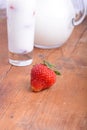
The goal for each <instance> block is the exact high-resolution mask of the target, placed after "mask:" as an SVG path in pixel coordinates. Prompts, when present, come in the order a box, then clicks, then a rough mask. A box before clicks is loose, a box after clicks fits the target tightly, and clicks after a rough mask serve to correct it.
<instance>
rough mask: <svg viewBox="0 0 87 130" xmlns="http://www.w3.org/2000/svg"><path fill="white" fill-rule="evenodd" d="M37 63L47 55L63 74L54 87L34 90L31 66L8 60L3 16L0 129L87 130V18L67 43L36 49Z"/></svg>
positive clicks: (1, 32)
mask: <svg viewBox="0 0 87 130" xmlns="http://www.w3.org/2000/svg"><path fill="white" fill-rule="evenodd" d="M33 59H34V60H33V63H32V65H33V64H36V63H40V62H42V60H43V59H46V60H48V61H49V62H51V63H53V64H55V65H56V67H57V68H58V69H59V71H60V72H61V73H62V75H61V76H58V77H57V82H56V83H55V84H54V86H53V87H51V88H50V89H47V90H45V91H42V92H39V93H34V92H32V91H31V89H30V71H31V67H32V65H30V66H26V67H15V66H12V65H10V64H9V63H8V49H7V30H6V20H0V130H87V19H85V21H84V22H83V23H82V24H81V25H79V26H78V27H75V29H74V31H73V33H72V35H71V37H70V38H69V40H68V41H67V43H66V44H64V46H62V47H61V48H57V49H51V50H43V49H38V48H35V49H34V55H33Z"/></svg>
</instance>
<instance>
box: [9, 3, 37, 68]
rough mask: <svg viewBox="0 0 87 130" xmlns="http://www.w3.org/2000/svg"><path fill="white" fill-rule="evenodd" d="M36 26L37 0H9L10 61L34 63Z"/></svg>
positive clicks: (19, 64) (24, 64) (25, 63)
mask: <svg viewBox="0 0 87 130" xmlns="http://www.w3.org/2000/svg"><path fill="white" fill-rule="evenodd" d="M34 28H35V0H7V30H8V50H9V63H11V64H12V65H15V66H26V65H29V64H31V63H32V59H33V58H32V52H33V48H34Z"/></svg>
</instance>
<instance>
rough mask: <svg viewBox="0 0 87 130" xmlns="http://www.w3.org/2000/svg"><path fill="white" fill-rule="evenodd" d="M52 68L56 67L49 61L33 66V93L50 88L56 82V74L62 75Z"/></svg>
mask: <svg viewBox="0 0 87 130" xmlns="http://www.w3.org/2000/svg"><path fill="white" fill-rule="evenodd" d="M52 68H55V67H54V66H53V65H51V64H49V63H48V62H47V61H44V63H43V64H41V63H40V64H36V65H35V66H33V68H32V69H31V88H32V90H33V91H35V92H38V91H41V90H44V89H47V88H50V87H51V86H52V85H53V84H54V83H55V82H56V74H57V75H60V73H59V72H58V71H55V70H52Z"/></svg>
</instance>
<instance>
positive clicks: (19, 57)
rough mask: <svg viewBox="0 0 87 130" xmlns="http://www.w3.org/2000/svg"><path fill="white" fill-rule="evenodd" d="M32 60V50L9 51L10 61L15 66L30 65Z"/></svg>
mask: <svg viewBox="0 0 87 130" xmlns="http://www.w3.org/2000/svg"><path fill="white" fill-rule="evenodd" d="M32 61H33V59H32V52H29V53H22V54H20V53H19V54H18V53H13V52H9V63H10V64H12V65H14V66H27V65H30V64H31V63H32Z"/></svg>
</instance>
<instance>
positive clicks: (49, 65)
mask: <svg viewBox="0 0 87 130" xmlns="http://www.w3.org/2000/svg"><path fill="white" fill-rule="evenodd" d="M43 62H44V65H46V66H47V67H48V68H50V69H52V70H53V71H54V72H55V74H56V75H61V73H60V72H59V71H58V70H55V69H56V67H55V66H54V65H52V64H50V63H49V62H48V61H45V60H44V61H43Z"/></svg>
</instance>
